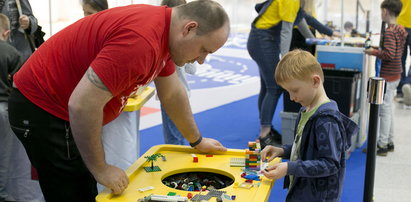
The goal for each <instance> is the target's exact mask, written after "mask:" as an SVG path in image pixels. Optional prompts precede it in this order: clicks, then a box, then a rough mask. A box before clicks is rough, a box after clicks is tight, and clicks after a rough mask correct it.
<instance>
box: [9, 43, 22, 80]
mask: <svg viewBox="0 0 411 202" xmlns="http://www.w3.org/2000/svg"><path fill="white" fill-rule="evenodd" d="M10 51H12V52H13V58H11V60H10V61H9V62H10V63H9V64H7V66H8V70H7V71H8V73H9V75H13V74H15V73H16V72H17V71H18V70H19V69H20V67H21V65H22V64H23V58H22V57H21V55H20V53H19V52H18V51H17V50H16V49H14V48H13V49H12V50H10Z"/></svg>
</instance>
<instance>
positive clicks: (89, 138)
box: [69, 106, 106, 173]
mask: <svg viewBox="0 0 411 202" xmlns="http://www.w3.org/2000/svg"><path fill="white" fill-rule="evenodd" d="M69 114H70V126H71V129H72V132H73V137H74V140H75V142H76V145H77V148H78V150H79V151H80V154H81V157H82V159H83V161H84V163H85V164H86V166H87V167H88V168H89V170H90V171H91V172H92V173H93V172H98V171H99V170H100V169H102V168H104V167H105V166H106V162H105V157H104V149H103V146H102V143H101V124H102V117H103V111H102V110H99V109H95V108H94V107H91V106H89V107H87V106H80V107H78V108H76V107H69Z"/></svg>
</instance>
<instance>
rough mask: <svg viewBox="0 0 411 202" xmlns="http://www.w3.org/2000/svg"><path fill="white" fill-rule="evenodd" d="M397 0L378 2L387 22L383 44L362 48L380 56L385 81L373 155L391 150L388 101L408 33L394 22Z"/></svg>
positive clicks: (399, 2) (395, 88) (397, 79)
mask: <svg viewBox="0 0 411 202" xmlns="http://www.w3.org/2000/svg"><path fill="white" fill-rule="evenodd" d="M401 8H402V3H401V1H400V0H384V1H383V2H382V3H381V18H382V20H383V21H384V22H386V23H387V24H388V27H387V28H386V30H385V34H384V39H383V40H384V47H383V48H382V49H381V50H377V49H374V48H369V49H367V50H365V51H364V52H365V53H366V54H371V55H375V56H377V57H378V58H380V59H381V62H382V63H381V72H380V76H381V77H382V78H384V79H385V81H386V84H387V85H386V88H385V89H386V91H385V95H384V103H383V104H382V105H381V108H380V114H379V115H380V120H381V121H380V133H379V136H378V143H377V145H378V149H377V155H379V156H387V153H388V151H394V142H393V138H394V124H393V121H394V120H393V114H392V113H393V112H392V105H393V100H394V96H395V92H396V91H397V86H398V84H399V82H400V79H401V72H402V64H401V57H402V53H403V51H404V44H405V40H406V37H407V35H408V33H407V31H406V30H405V29H404V27H403V26H401V25H397V17H398V15H399V14H400V12H401Z"/></svg>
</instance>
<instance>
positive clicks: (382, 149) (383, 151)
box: [377, 146, 388, 156]
mask: <svg viewBox="0 0 411 202" xmlns="http://www.w3.org/2000/svg"><path fill="white" fill-rule="evenodd" d="M387 154H388V149H387V147H380V146H378V147H377V156H387Z"/></svg>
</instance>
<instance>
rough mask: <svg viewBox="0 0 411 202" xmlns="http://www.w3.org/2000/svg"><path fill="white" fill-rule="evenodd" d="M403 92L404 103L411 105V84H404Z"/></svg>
mask: <svg viewBox="0 0 411 202" xmlns="http://www.w3.org/2000/svg"><path fill="white" fill-rule="evenodd" d="M402 93H403V94H404V104H405V106H407V107H410V106H411V85H410V84H404V85H403V86H402Z"/></svg>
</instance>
